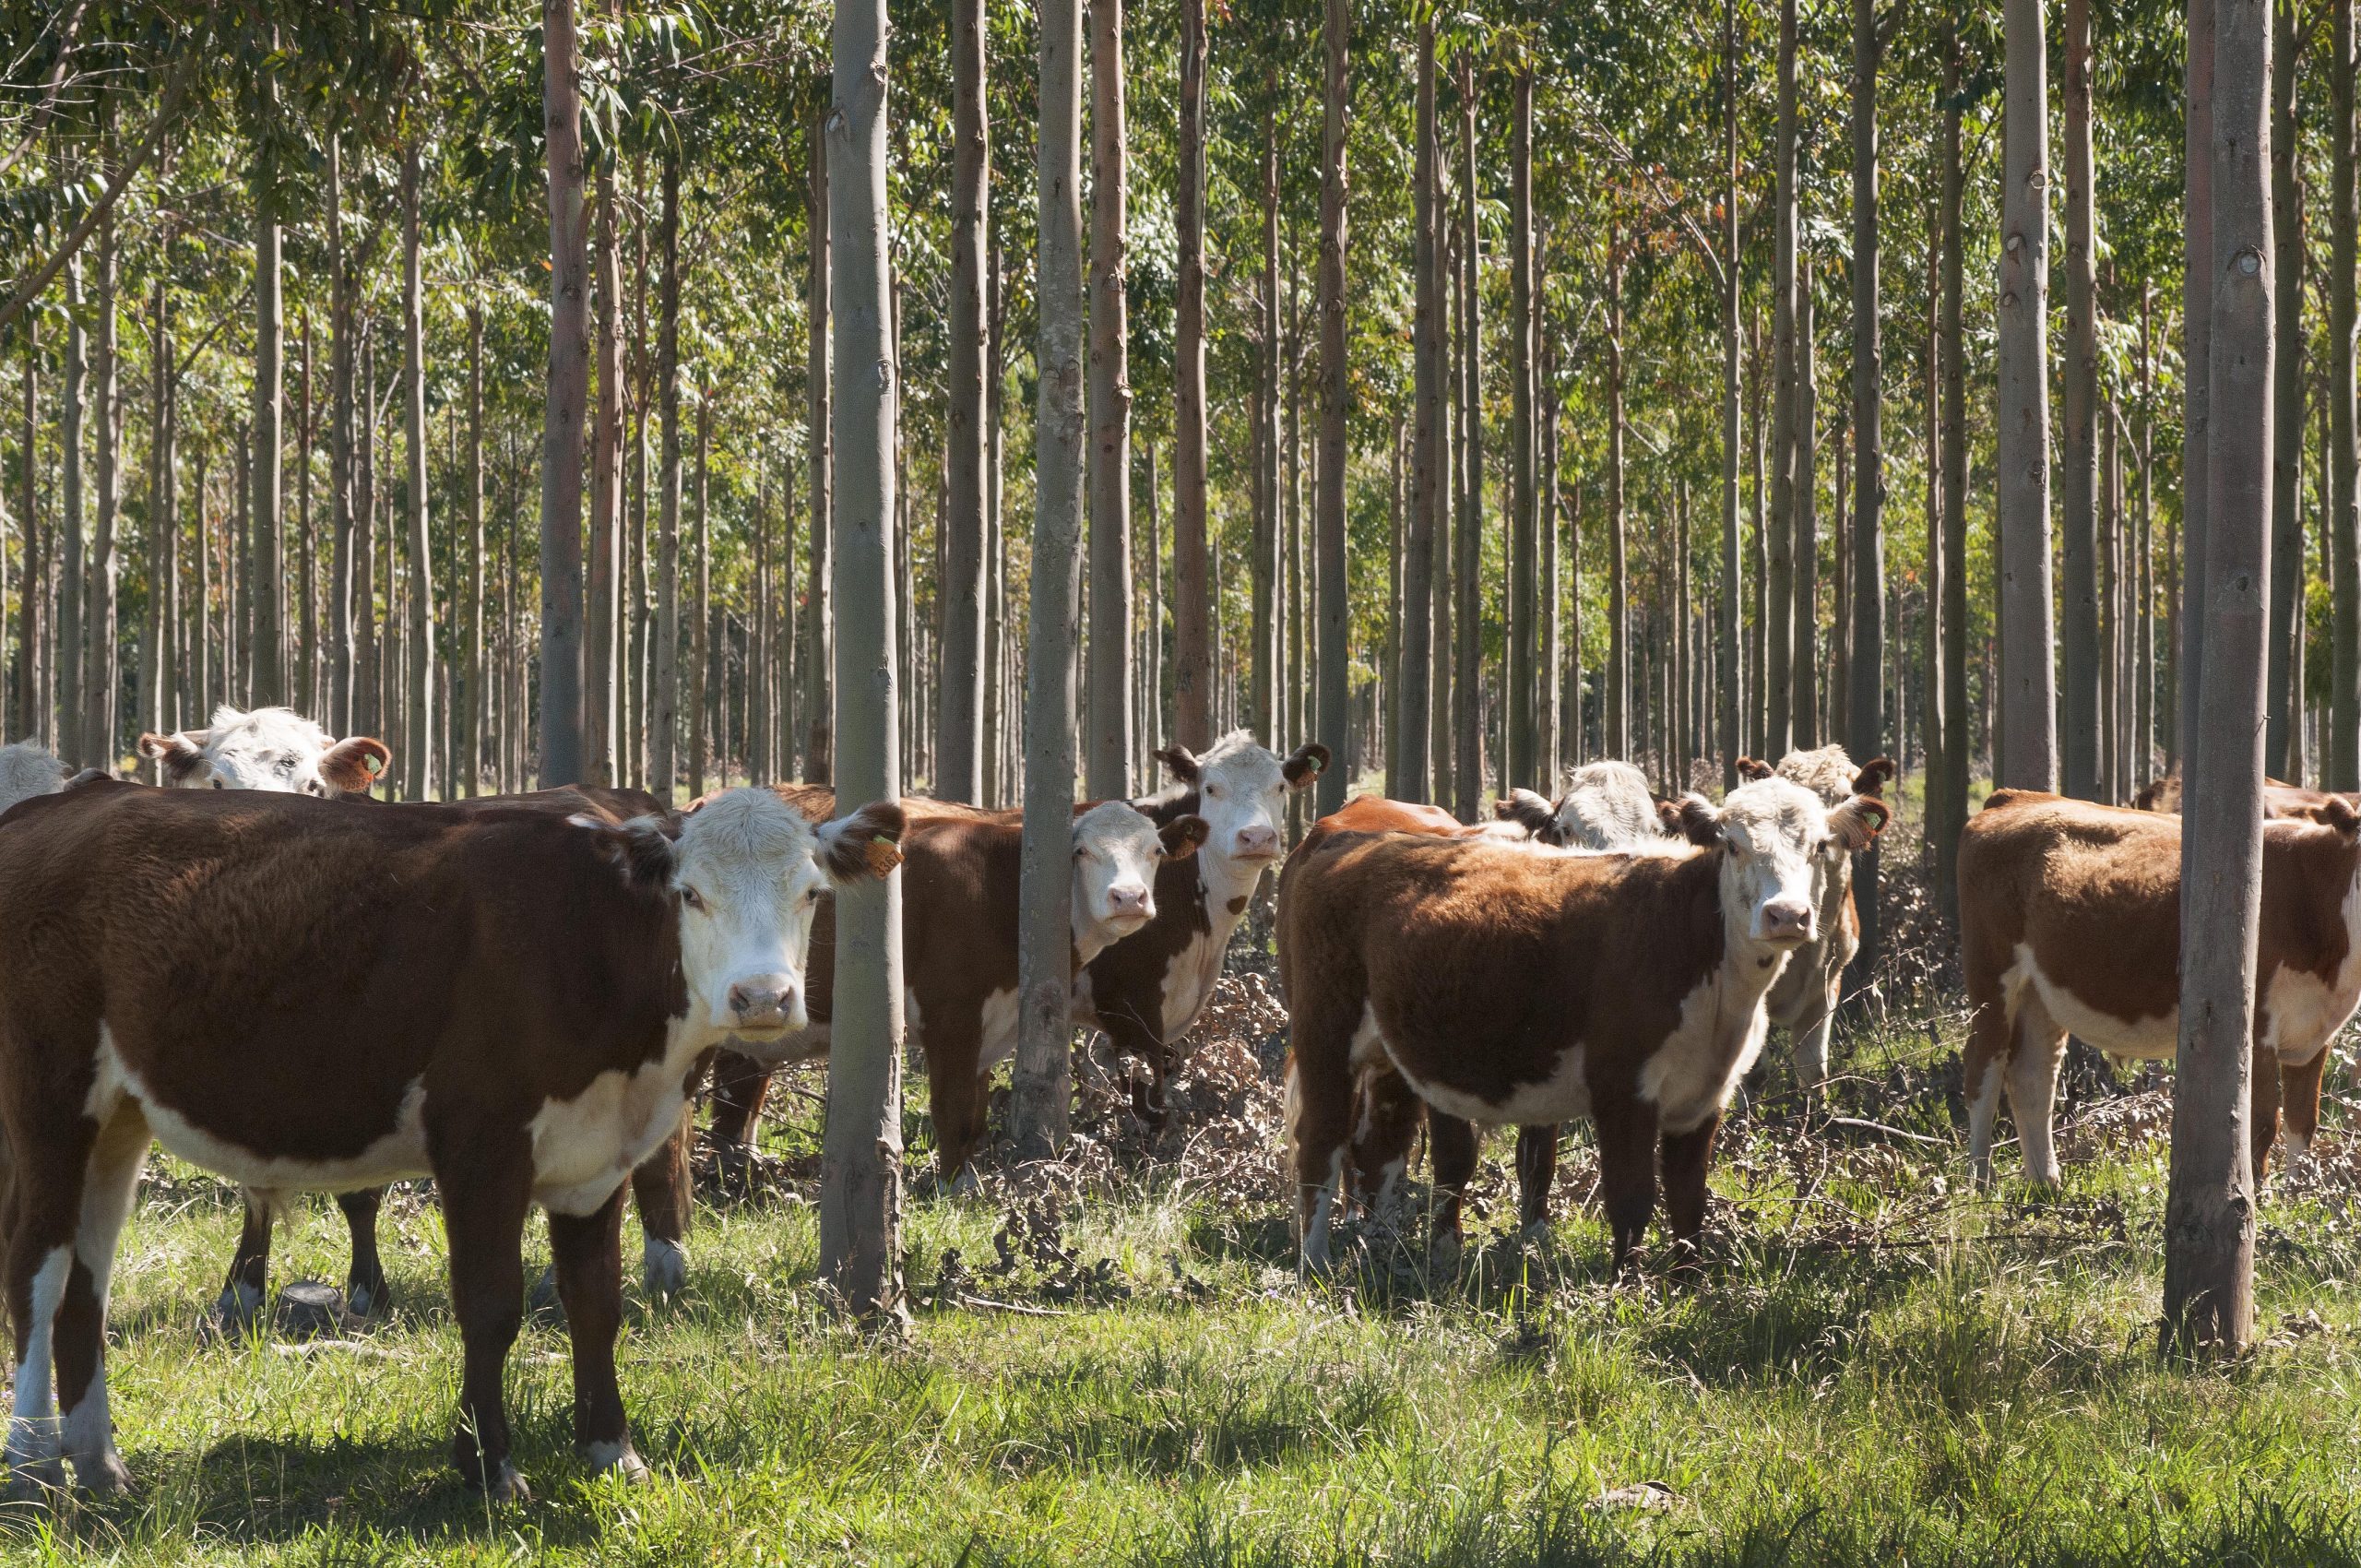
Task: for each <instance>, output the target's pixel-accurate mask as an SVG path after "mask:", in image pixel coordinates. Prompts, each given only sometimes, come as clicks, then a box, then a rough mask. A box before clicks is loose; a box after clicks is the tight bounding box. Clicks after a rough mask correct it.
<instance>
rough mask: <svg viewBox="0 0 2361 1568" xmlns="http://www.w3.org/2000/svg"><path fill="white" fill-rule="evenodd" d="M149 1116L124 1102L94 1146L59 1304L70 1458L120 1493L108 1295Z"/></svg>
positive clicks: (90, 1483) (82, 1475)
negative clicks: (109, 1401) (109, 1386)
mask: <svg viewBox="0 0 2361 1568" xmlns="http://www.w3.org/2000/svg"><path fill="white" fill-rule="evenodd" d="M147 1163H148V1119H147V1118H146V1117H145V1116H143V1115H141V1114H140V1111H139V1107H138V1106H137V1105H136V1104H134V1103H132V1102H131V1101H129V1100H127V1099H126V1100H122V1101H119V1102H118V1103H117V1105H116V1107H115V1110H114V1112H113V1115H111V1116H109V1117H108V1119H107V1122H106V1124H105V1126H103V1127H102V1128H101V1129H100V1131H99V1135H98V1138H97V1141H96V1142H95V1143H94V1144H93V1145H92V1146H91V1149H90V1159H89V1177H88V1180H87V1181H86V1182H85V1183H84V1185H83V1189H82V1214H81V1223H80V1225H79V1226H78V1227H77V1230H76V1232H75V1238H74V1263H73V1266H72V1268H71V1269H70V1270H68V1272H67V1275H66V1279H65V1296H64V1298H63V1299H62V1300H61V1301H59V1303H58V1309H57V1319H56V1326H55V1330H54V1337H53V1343H54V1345H55V1347H56V1348H55V1352H54V1353H55V1356H56V1362H57V1404H58V1408H59V1409H60V1410H62V1411H63V1412H64V1413H65V1431H64V1438H65V1457H66V1458H68V1459H70V1460H72V1461H73V1462H74V1475H75V1479H77V1480H78V1481H80V1482H81V1483H82V1485H83V1486H84V1487H85V1488H87V1489H88V1490H89V1491H123V1490H124V1489H125V1488H126V1487H128V1486H129V1485H130V1484H131V1476H130V1473H129V1472H128V1471H126V1470H125V1468H124V1467H123V1458H122V1456H121V1455H118V1454H117V1453H116V1452H115V1446H114V1418H113V1413H112V1412H111V1411H110V1409H109V1408H108V1405H107V1369H106V1324H107V1295H108V1290H109V1288H110V1286H111V1285H112V1284H113V1277H114V1254H115V1247H116V1245H117V1243H118V1242H120V1241H122V1239H123V1227H124V1223H125V1221H126V1220H127V1219H129V1218H131V1205H132V1200H133V1199H134V1197H136V1194H137V1193H138V1191H139V1172H140V1170H142V1169H143V1168H144V1167H145V1166H146V1165H147Z"/></svg>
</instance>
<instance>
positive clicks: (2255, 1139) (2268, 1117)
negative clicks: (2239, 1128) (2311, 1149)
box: [2247, 1040, 2327, 1187]
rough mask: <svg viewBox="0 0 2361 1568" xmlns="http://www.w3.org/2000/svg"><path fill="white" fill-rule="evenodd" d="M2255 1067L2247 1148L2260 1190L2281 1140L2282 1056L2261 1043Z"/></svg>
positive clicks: (2249, 1095)
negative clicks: (2280, 1078) (2280, 1087)
mask: <svg viewBox="0 0 2361 1568" xmlns="http://www.w3.org/2000/svg"><path fill="white" fill-rule="evenodd" d="M2321 1054H2322V1055H2326V1054H2327V1052H2325V1051H2323V1052H2321ZM2251 1066H2252V1070H2251V1072H2250V1073H2249V1074H2248V1083H2247V1146H2248V1150H2249V1153H2250V1157H2251V1158H2252V1160H2253V1164H2252V1166H2251V1169H2252V1170H2253V1172H2254V1184H2255V1185H2256V1186H2257V1187H2260V1186H2261V1185H2262V1179H2263V1177H2264V1176H2265V1175H2267V1174H2268V1173H2269V1172H2270V1170H2271V1146H2272V1145H2273V1144H2275V1143H2277V1142H2278V1141H2279V1100H2280V1090H2279V1057H2278V1054H2277V1053H2276V1052H2274V1051H2272V1050H2271V1048H2270V1047H2268V1046H2266V1045H2264V1044H2263V1043H2262V1042H2261V1041H2260V1040H2257V1041H2256V1042H2255V1048H2254V1061H2253V1063H2252V1064H2251Z"/></svg>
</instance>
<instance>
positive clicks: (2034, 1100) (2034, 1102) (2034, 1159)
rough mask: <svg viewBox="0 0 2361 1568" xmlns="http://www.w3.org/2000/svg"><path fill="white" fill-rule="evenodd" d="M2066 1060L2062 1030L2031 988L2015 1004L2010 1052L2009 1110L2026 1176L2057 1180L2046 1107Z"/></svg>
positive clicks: (2046, 1183) (2048, 1183)
mask: <svg viewBox="0 0 2361 1568" xmlns="http://www.w3.org/2000/svg"><path fill="white" fill-rule="evenodd" d="M2065 1060H2066V1031H2065V1030H2064V1029H2061V1028H2058V1025H2057V1024H2056V1023H2055V1022H2053V1021H2052V1020H2051V1018H2050V1016H2049V1010H2048V1009H2047V1007H2044V1006H2043V1005H2042V1004H2041V999H2040V998H2039V997H2037V996H2035V995H2034V994H2033V993H2032V992H2031V991H2030V990H2028V991H2027V992H2026V994H2025V995H2024V997H2023V1000H2022V1001H2021V1002H2020V1003H2019V1004H2018V1006H2017V1039H2016V1050H2015V1051H2014V1052H2012V1053H2011V1056H2010V1058H2009V1071H2008V1087H2009V1114H2010V1115H2011V1116H2013V1117H2015V1118H2016V1122H2017V1146H2018V1147H2019V1148H2021V1149H2023V1151H2024V1173H2025V1180H2026V1181H2028V1182H2039V1183H2041V1184H2042V1185H2044V1186H2047V1187H2055V1186H2056V1185H2058V1180H2059V1174H2060V1173H2059V1171H2058V1147H2057V1144H2056V1141H2055V1139H2054V1137H2053V1134H2052V1130H2051V1127H2050V1121H2049V1119H2050V1113H2051V1111H2052V1110H2053V1109H2054V1108H2055V1106H2056V1104H2057V1100H2058V1067H2059V1066H2060V1065H2061V1064H2062V1063H2064V1062H2065Z"/></svg>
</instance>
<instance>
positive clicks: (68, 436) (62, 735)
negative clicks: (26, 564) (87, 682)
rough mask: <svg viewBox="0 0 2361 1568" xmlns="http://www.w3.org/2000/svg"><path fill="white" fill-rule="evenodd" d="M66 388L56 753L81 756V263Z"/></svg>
mask: <svg viewBox="0 0 2361 1568" xmlns="http://www.w3.org/2000/svg"><path fill="white" fill-rule="evenodd" d="M65 311H66V317H65V319H66V327H65V401H64V402H63V403H61V404H60V405H59V407H58V410H57V444H58V468H59V470H60V472H59V475H58V519H57V529H58V540H59V546H60V548H59V552H58V582H57V715H58V724H57V754H58V760H59V761H60V762H64V763H68V764H71V765H74V766H80V765H81V762H82V720H81V715H82V544H83V540H82V530H83V527H84V517H85V514H86V513H87V512H88V510H89V506H88V503H87V502H86V501H85V500H84V498H83V483H82V416H83V410H84V404H85V403H86V401H87V394H88V387H87V385H86V383H87V382H88V380H89V333H88V331H87V330H86V329H85V328H84V327H83V325H82V323H83V320H84V317H85V313H84V311H83V309H82V264H81V262H80V261H79V260H78V259H77V260H76V261H75V262H74V263H73V264H72V265H71V266H69V267H66V269H65Z"/></svg>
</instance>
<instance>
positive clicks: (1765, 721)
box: [1746, 304, 1773, 757]
mask: <svg viewBox="0 0 2361 1568" xmlns="http://www.w3.org/2000/svg"><path fill="white" fill-rule="evenodd" d="M1746 337H1747V377H1746V378H1747V388H1748V389H1747V417H1746V425H1747V434H1746V452H1747V470H1748V473H1749V474H1750V483H1749V485H1748V492H1749V494H1750V497H1751V500H1750V511H1751V512H1752V514H1753V527H1752V528H1751V529H1750V530H1749V532H1748V535H1747V573H1746V580H1747V584H1748V588H1749V590H1750V591H1749V593H1748V595H1747V600H1748V603H1749V605H1750V610H1751V614H1752V619H1751V620H1750V621H1749V622H1748V624H1747V631H1746V703H1747V707H1746V736H1747V749H1748V750H1749V751H1750V752H1752V753H1753V754H1755V755H1756V756H1757V757H1760V756H1762V755H1763V754H1766V753H1768V752H1769V751H1770V749H1771V746H1770V728H1771V696H1770V688H1771V679H1770V673H1769V671H1770V667H1771V606H1772V603H1773V600H1772V599H1771V593H1770V582H1771V520H1770V516H1769V511H1768V507H1769V504H1770V486H1769V485H1768V484H1767V483H1765V482H1764V478H1763V466H1762V464H1763V444H1764V441H1765V438H1766V435H1767V430H1766V425H1765V422H1764V420H1763V417H1762V398H1763V386H1764V383H1765V382H1767V381H1768V380H1769V379H1770V376H1769V374H1767V373H1766V371H1765V368H1764V365H1763V362H1762V307H1761V306H1760V304H1757V305H1755V306H1754V307H1752V308H1751V309H1750V310H1749V312H1748V313H1747V327H1746Z"/></svg>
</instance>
